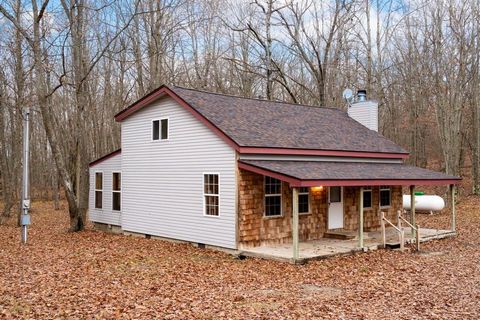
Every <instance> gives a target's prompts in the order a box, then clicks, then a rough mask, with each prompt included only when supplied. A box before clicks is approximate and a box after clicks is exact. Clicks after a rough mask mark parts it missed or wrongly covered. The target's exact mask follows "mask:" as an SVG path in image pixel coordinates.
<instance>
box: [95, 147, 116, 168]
mask: <svg viewBox="0 0 480 320" xmlns="http://www.w3.org/2000/svg"><path fill="white" fill-rule="evenodd" d="M121 153H122V149H118V150H115V151H113V152H110V153H109V154H106V155H104V156H103V157H101V158H98V159H97V160H95V161H92V162H90V163H89V164H88V166H89V167H93V166H94V165H96V164H99V163H100V162H103V161H105V160H107V159H110V158H112V157H115V156H116V155H117V154H121Z"/></svg>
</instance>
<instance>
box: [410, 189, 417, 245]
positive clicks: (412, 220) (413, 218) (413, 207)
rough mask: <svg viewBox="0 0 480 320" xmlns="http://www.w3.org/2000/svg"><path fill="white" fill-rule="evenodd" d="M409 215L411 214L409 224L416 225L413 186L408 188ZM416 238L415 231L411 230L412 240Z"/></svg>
mask: <svg viewBox="0 0 480 320" xmlns="http://www.w3.org/2000/svg"><path fill="white" fill-rule="evenodd" d="M410 213H411V219H410V223H411V224H412V226H415V225H416V224H417V223H416V217H415V186H410ZM415 237H416V233H415V230H414V229H413V228H412V238H415Z"/></svg>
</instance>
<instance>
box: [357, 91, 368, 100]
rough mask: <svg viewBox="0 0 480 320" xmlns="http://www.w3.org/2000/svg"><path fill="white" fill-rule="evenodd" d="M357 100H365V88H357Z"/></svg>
mask: <svg viewBox="0 0 480 320" xmlns="http://www.w3.org/2000/svg"><path fill="white" fill-rule="evenodd" d="M357 98H358V102H365V101H367V90H358V91H357Z"/></svg>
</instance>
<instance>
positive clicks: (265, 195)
mask: <svg viewBox="0 0 480 320" xmlns="http://www.w3.org/2000/svg"><path fill="white" fill-rule="evenodd" d="M268 177H269V178H273V179H276V180H278V181H280V193H275V194H267V193H266V190H265V184H266V180H267V176H263V217H264V218H265V219H270V218H279V217H283V182H282V180H280V179H277V178H275V177H271V176H268ZM278 196H280V214H277V215H274V216H267V214H266V213H267V210H266V209H267V197H278Z"/></svg>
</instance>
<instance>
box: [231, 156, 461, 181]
mask: <svg viewBox="0 0 480 320" xmlns="http://www.w3.org/2000/svg"><path fill="white" fill-rule="evenodd" d="M239 162H240V163H243V164H247V165H250V166H253V167H256V168H261V169H264V170H267V171H269V172H273V173H278V174H281V175H284V176H287V177H291V178H294V179H298V180H300V181H311V180H316V181H345V180H349V181H352V180H362V181H367V180H368V181H369V182H372V181H376V182H377V183H376V184H381V183H382V181H387V180H389V181H392V180H403V181H405V182H408V181H409V180H410V181H416V183H417V184H422V183H423V184H431V183H432V182H436V181H443V182H445V183H442V184H446V183H448V182H450V183H455V182H457V181H458V180H460V178H459V177H455V176H450V175H446V174H444V173H440V172H436V171H432V170H427V169H423V168H419V167H413V166H408V165H405V164H402V163H373V162H324V161H284V160H241V161H239ZM399 184H402V183H399Z"/></svg>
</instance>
